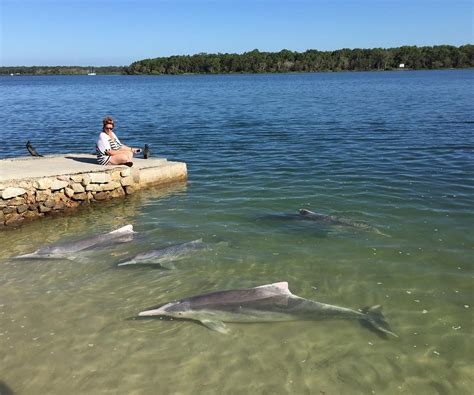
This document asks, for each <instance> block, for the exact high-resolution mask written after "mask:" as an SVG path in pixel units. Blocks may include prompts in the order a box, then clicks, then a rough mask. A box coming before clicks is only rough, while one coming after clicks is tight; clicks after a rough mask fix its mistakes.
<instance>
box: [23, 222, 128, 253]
mask: <svg viewBox="0 0 474 395" xmlns="http://www.w3.org/2000/svg"><path fill="white" fill-rule="evenodd" d="M133 233H134V232H133V226H132V225H126V226H123V227H121V228H119V229H116V230H114V231H112V232H109V233H106V234H103V235H96V236H90V237H86V238H84V239H80V240H76V241H70V242H67V243H62V244H52V245H49V246H45V247H41V248H39V249H37V250H36V251H35V252H32V253H31V254H25V255H18V256H16V257H15V258H19V259H22V258H63V257H66V256H67V255H69V254H72V253H74V252H78V251H82V250H85V249H86V248H90V247H95V246H103V245H106V244H108V243H112V242H126V241H130V240H131V239H132V238H133Z"/></svg>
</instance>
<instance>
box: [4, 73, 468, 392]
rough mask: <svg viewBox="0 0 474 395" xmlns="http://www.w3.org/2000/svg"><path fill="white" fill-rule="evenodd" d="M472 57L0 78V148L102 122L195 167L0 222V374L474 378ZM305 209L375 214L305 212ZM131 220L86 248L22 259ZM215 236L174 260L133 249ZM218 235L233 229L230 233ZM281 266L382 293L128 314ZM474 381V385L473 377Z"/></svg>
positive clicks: (47, 143) (415, 387)
mask: <svg viewBox="0 0 474 395" xmlns="http://www.w3.org/2000/svg"><path fill="white" fill-rule="evenodd" d="M473 79H474V71H466V70H464V71H454V70H453V71H430V72H384V73H327V74H326V73H321V74H289V75H236V76H179V77H126V76H96V77H88V76H84V77H79V76H78V77H15V78H11V77H8V78H0V122H1V123H0V124H1V130H0V134H1V141H2V144H0V157H1V158H5V157H13V156H23V155H26V149H25V148H24V144H25V142H26V140H27V139H30V140H31V141H32V142H33V144H34V145H35V146H36V148H37V149H38V151H40V152H42V153H44V154H55V153H66V152H92V151H93V147H94V143H95V138H96V135H97V134H98V132H99V130H100V125H101V119H102V117H103V116H104V115H106V114H110V115H112V116H114V117H115V118H116V132H117V134H118V135H119V136H120V137H121V139H122V141H124V142H126V143H128V144H130V145H143V144H144V143H148V144H150V146H151V149H152V153H153V155H154V156H165V157H167V158H168V159H170V160H179V161H185V162H186V163H187V164H188V170H189V181H188V183H187V184H180V185H175V186H172V187H170V188H166V189H160V190H148V191H145V192H142V193H138V194H136V195H134V196H131V197H129V198H126V199H124V200H118V201H114V202H109V203H106V204H102V205H100V206H97V207H94V208H93V209H91V208H84V209H82V210H80V211H79V212H78V213H77V214H76V215H74V216H70V217H57V218H46V219H44V220H41V221H37V222H34V223H30V224H27V225H25V226H22V227H20V228H19V229H11V230H6V231H3V232H1V233H0V243H1V250H2V256H3V257H2V259H1V260H0V322H1V327H0V381H4V383H6V384H7V385H9V386H10V387H11V388H12V389H13V390H14V391H15V392H16V393H18V394H39V393H42V394H46V393H47V394H64V393H74V394H155V393H163V394H168V393H173V394H195V393H206V394H224V393H226V394H227V393H228V394H244V393H257V394H321V393H326V394H348V393H351V394H352V393H358V394H359V393H360V394H370V393H375V394H398V393H403V394H468V393H470V392H471V391H472V388H473V387H474V372H473V370H474V369H473V357H472V355H473V348H472V344H473V340H474V339H473V337H474V336H473V325H472V324H473V314H472V311H473V309H474V301H473V282H472V280H473V273H474V264H473V252H474V251H473V249H474V232H473V231H472V229H473V224H474V213H473V209H474V176H473V175H474V132H473V125H474V115H473V114H474V108H473V104H472V103H474V90H473ZM299 208H306V209H309V210H313V211H318V212H323V213H326V214H333V215H338V216H343V217H346V218H350V219H352V220H354V221H361V222H365V223H367V224H370V225H372V226H374V227H376V228H377V229H379V230H380V231H381V232H383V233H385V234H387V235H389V237H385V236H382V235H379V234H377V233H375V232H370V231H357V230H352V229H351V228H342V227H337V226H336V227H328V226H321V225H318V224H315V223H311V222H304V221H296V220H294V219H292V218H291V217H290V216H288V217H285V215H286V214H294V213H296V212H297V210H298V209H299ZM127 223H131V224H133V225H134V227H135V230H136V231H137V232H138V233H137V235H136V238H135V240H134V241H133V242H132V243H128V244H123V245H119V246H117V247H114V248H108V249H105V250H101V251H96V252H88V253H84V254H82V255H80V256H79V257H77V258H76V259H75V260H44V261H37V262H34V261H28V262H27V261H24V262H20V261H15V260H12V259H11V257H12V256H14V255H17V254H23V253H28V252H31V251H33V250H34V249H36V248H38V247H40V246H42V245H45V244H48V243H53V242H57V241H60V240H61V241H65V240H73V239H77V238H80V237H83V236H85V235H89V234H90V233H101V232H107V231H109V230H111V229H114V228H117V227H119V226H121V225H124V224H127ZM199 238H203V240H204V241H205V242H208V243H215V245H216V248H214V249H213V250H212V251H205V252H199V253H196V254H195V255H194V256H192V257H189V258H188V259H185V260H182V261H179V262H177V263H176V269H175V270H166V271H165V270H157V269H150V268H149V267H141V268H140V267H137V268H132V269H118V268H116V267H115V263H117V261H119V260H120V259H123V258H125V257H128V256H130V255H133V254H136V253H139V252H144V251H147V250H149V249H152V248H158V247H163V246H168V245H171V244H176V243H180V242H186V241H190V240H195V239H199ZM221 241H225V242H226V243H219V242H221ZM276 281H288V282H289V286H290V289H291V290H292V292H293V293H294V294H296V295H299V296H302V297H305V298H309V299H314V300H318V301H322V302H326V303H331V304H336V305H340V306H346V307H352V308H359V307H362V306H367V305H374V304H382V305H383V307H384V313H385V317H386V319H387V321H388V322H389V323H390V324H391V326H392V329H393V330H394V331H395V332H397V333H398V334H399V336H400V337H399V338H398V339H389V340H386V339H382V338H380V337H379V336H377V335H376V334H374V333H373V332H370V331H368V330H366V329H364V328H363V327H361V326H360V325H358V324H357V323H356V322H349V321H347V322H346V321H308V322H303V321H301V322H290V323H274V324H228V326H229V328H230V329H231V334H229V335H227V336H225V335H221V334H219V333H217V332H212V331H210V330H208V329H207V328H205V327H203V326H201V325H198V324H195V323H192V322H183V321H176V320H173V321H169V320H168V321H166V320H159V319H151V320H134V319H130V318H131V317H135V316H136V315H137V313H138V312H139V311H141V310H143V309H144V308H147V307H149V306H153V305H159V304H164V303H166V302H168V301H171V300H173V299H179V298H183V297H186V296H191V295H197V294H201V293H205V292H211V291H216V290H224V289H232V288H243V287H253V286H258V285H262V284H267V283H271V282H276ZM469 388H471V390H469Z"/></svg>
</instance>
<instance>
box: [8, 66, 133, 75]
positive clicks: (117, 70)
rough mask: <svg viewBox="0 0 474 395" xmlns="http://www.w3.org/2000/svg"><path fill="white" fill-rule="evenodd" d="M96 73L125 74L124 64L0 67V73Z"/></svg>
mask: <svg viewBox="0 0 474 395" xmlns="http://www.w3.org/2000/svg"><path fill="white" fill-rule="evenodd" d="M92 72H94V73H96V74H124V73H125V67H123V66H102V67H92V66H89V67H84V66H12V67H0V75H10V74H13V75H19V74H20V75H24V74H26V75H86V74H88V73H92Z"/></svg>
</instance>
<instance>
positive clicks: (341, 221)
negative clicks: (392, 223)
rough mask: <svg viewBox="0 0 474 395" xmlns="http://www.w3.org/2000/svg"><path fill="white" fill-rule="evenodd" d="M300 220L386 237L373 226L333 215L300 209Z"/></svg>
mask: <svg viewBox="0 0 474 395" xmlns="http://www.w3.org/2000/svg"><path fill="white" fill-rule="evenodd" d="M298 211H299V214H300V218H301V219H307V220H310V221H317V222H322V223H326V224H328V225H341V226H348V227H351V228H356V229H361V230H365V231H369V232H374V233H377V234H379V235H382V236H388V235H387V234H385V233H382V232H381V231H380V230H378V229H377V228H374V227H373V226H370V225H367V224H365V223H363V222H356V221H352V220H350V219H348V218H343V217H337V216H335V215H327V214H320V213H315V212H313V211H309V210H306V209H304V208H300V209H299V210H298Z"/></svg>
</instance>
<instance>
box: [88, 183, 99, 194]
mask: <svg viewBox="0 0 474 395" xmlns="http://www.w3.org/2000/svg"><path fill="white" fill-rule="evenodd" d="M101 190H102V188H101V186H100V185H98V184H89V185H86V191H88V192H97V191H101Z"/></svg>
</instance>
